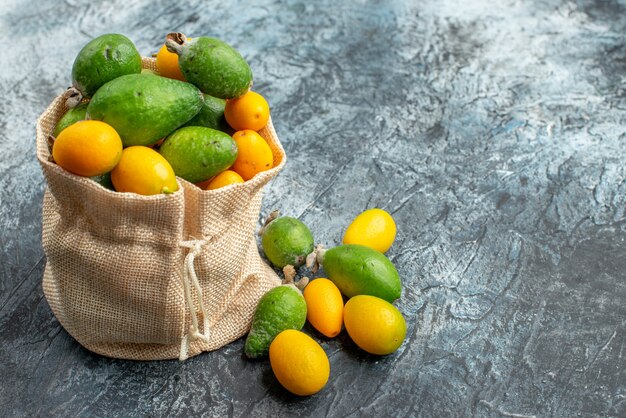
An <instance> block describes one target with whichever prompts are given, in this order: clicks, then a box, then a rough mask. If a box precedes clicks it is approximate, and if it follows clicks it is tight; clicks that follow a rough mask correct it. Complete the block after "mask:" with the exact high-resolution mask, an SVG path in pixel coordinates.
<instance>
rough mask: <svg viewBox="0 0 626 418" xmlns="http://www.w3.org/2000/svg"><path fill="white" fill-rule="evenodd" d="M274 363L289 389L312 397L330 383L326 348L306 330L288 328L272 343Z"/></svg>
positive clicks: (278, 375)
mask: <svg viewBox="0 0 626 418" xmlns="http://www.w3.org/2000/svg"><path fill="white" fill-rule="evenodd" d="M270 365H271V366H272V371H273V372H274V375H275V376H276V379H278V381H279V382H280V384H281V385H283V386H284V387H285V389H287V390H288V391H289V392H291V393H294V394H296V395H300V396H309V395H313V394H314V393H317V392H319V391H320V390H321V389H322V388H323V387H324V386H325V385H326V382H328V377H329V376H330V362H329V361H328V356H327V355H326V353H325V352H324V349H323V348H322V347H321V346H320V345H319V344H318V343H317V342H315V340H314V339H313V338H311V337H309V336H308V335H306V334H305V333H304V332H302V331H297V330H295V329H288V330H286V331H283V332H281V333H280V334H278V335H277V336H276V338H274V340H273V341H272V343H271V344H270Z"/></svg>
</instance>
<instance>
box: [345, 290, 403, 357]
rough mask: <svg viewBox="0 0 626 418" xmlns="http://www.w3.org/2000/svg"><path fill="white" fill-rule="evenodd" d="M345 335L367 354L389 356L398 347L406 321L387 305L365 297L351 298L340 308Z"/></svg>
mask: <svg viewBox="0 0 626 418" xmlns="http://www.w3.org/2000/svg"><path fill="white" fill-rule="evenodd" d="M344 324H345V326H346V331H348V335H350V338H351V339H352V340H353V341H354V342H355V344H356V345H358V346H359V347H360V348H362V349H363V350H365V351H367V352H368V353H371V354H378V355H385V354H391V353H393V352H394V351H396V350H397V349H398V347H400V345H402V341H404V337H405V336H406V322H405V320H404V317H403V316H402V314H401V313H400V311H398V309H397V308H396V307H395V306H393V305H392V304H391V303H389V302H387V301H385V300H383V299H380V298H377V297H375V296H369V295H359V296H354V297H353V298H351V299H350V300H348V302H347V303H346V306H345V308H344Z"/></svg>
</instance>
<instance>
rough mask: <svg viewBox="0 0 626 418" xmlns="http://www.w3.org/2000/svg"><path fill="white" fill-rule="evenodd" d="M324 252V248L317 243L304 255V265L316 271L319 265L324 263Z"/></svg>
mask: <svg viewBox="0 0 626 418" xmlns="http://www.w3.org/2000/svg"><path fill="white" fill-rule="evenodd" d="M324 254H326V250H325V249H324V247H323V246H322V244H317V247H315V249H314V250H313V252H312V253H311V254H309V255H307V256H306V266H307V267H308V268H310V269H311V272H313V273H315V272H317V270H318V269H319V267H320V265H321V264H323V263H324Z"/></svg>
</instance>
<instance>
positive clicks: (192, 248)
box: [178, 239, 210, 361]
mask: <svg viewBox="0 0 626 418" xmlns="http://www.w3.org/2000/svg"><path fill="white" fill-rule="evenodd" d="M207 242H208V241H207V240H203V239H200V240H190V241H182V242H181V243H180V246H181V247H184V248H189V252H188V253H187V256H185V268H184V271H183V287H184V289H185V301H186V303H187V308H188V309H189V313H190V315H191V325H190V326H189V331H188V333H187V334H186V335H185V336H183V339H182V340H181V343H180V356H179V357H178V358H179V360H180V361H184V360H187V359H188V358H189V355H188V354H187V353H188V351H189V344H190V343H192V342H194V341H196V340H202V341H203V342H205V343H208V342H209V338H210V330H209V317H208V314H207V311H206V308H205V306H204V300H203V297H202V288H201V287H200V282H199V281H198V276H197V275H196V270H195V268H194V266H193V262H194V260H195V258H196V256H197V255H199V254H200V252H201V251H202V247H203V246H204V245H206V244H207ZM191 286H193V287H194V288H195V290H196V294H197V295H198V304H199V305H200V312H201V313H202V319H203V331H204V334H201V333H200V329H199V328H198V315H197V313H196V308H195V306H194V303H193V299H192V297H191Z"/></svg>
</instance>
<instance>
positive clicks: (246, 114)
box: [224, 91, 270, 131]
mask: <svg viewBox="0 0 626 418" xmlns="http://www.w3.org/2000/svg"><path fill="white" fill-rule="evenodd" d="M224 117H225V118H226V122H228V124H229V125H230V126H231V127H232V128H233V129H234V130H236V131H242V130H244V129H251V130H253V131H258V130H259V129H261V128H263V127H264V126H265V125H267V121H268V120H269V118H270V107H269V105H268V104H267V101H266V100H265V98H264V97H263V96H261V95H260V94H259V93H256V92H254V91H248V92H247V93H246V94H244V95H243V96H241V97H238V98H236V99H230V100H226V107H225V108H224Z"/></svg>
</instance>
